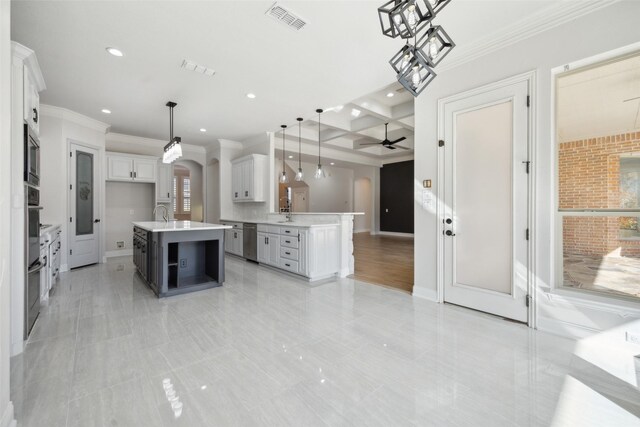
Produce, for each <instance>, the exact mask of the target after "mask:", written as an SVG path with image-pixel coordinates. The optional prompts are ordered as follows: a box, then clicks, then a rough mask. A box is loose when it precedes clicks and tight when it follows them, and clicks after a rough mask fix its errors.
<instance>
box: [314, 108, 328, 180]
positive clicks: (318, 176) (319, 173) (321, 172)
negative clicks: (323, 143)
mask: <svg viewBox="0 0 640 427" xmlns="http://www.w3.org/2000/svg"><path fill="white" fill-rule="evenodd" d="M316 113H318V169H316V173H315V174H314V175H313V177H314V178H315V179H321V178H325V177H326V175H325V173H324V169H322V162H321V161H320V114H322V109H321V108H318V109H317V110H316Z"/></svg>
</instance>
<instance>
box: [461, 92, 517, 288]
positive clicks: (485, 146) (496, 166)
mask: <svg viewBox="0 0 640 427" xmlns="http://www.w3.org/2000/svg"><path fill="white" fill-rule="evenodd" d="M455 120H456V121H455V144H456V146H455V156H456V159H455V162H456V169H455V176H454V180H455V182H454V203H455V206H454V211H455V212H456V217H455V218H454V229H455V233H456V241H455V274H456V278H455V280H454V283H456V284H460V285H466V286H473V287H476V288H482V289H486V290H490V291H496V292H501V293H505V294H511V293H512V260H513V255H512V228H513V221H512V217H513V215H512V173H511V171H512V139H513V136H512V135H513V105H512V102H511V101H508V102H504V103H501V104H497V105H492V106H489V107H484V108H480V109H478V110H474V111H469V112H466V113H462V114H459V115H457V116H456V119H455Z"/></svg>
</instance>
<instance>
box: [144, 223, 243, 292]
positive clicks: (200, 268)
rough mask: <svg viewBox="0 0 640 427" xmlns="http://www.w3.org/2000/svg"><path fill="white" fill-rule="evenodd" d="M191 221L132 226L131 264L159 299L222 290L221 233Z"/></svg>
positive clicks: (221, 229) (215, 226)
mask: <svg viewBox="0 0 640 427" xmlns="http://www.w3.org/2000/svg"><path fill="white" fill-rule="evenodd" d="M227 228H230V227H229V226H226V225H221V224H207V223H204V222H193V221H169V222H164V221H148V222H134V223H133V236H134V237H133V262H134V264H135V265H136V268H137V269H138V272H139V273H140V276H141V277H142V279H143V280H144V281H145V282H146V283H147V284H148V285H149V287H150V288H151V289H152V290H153V291H154V292H155V294H156V295H157V296H158V297H159V298H162V297H167V296H172V295H179V294H184V293H187V292H195V291H200V290H203V289H209V288H214V287H217V286H221V285H222V283H223V282H224V230H225V229H227Z"/></svg>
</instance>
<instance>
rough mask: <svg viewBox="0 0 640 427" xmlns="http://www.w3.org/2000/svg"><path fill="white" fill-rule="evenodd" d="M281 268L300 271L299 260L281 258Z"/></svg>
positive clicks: (294, 271)
mask: <svg viewBox="0 0 640 427" xmlns="http://www.w3.org/2000/svg"><path fill="white" fill-rule="evenodd" d="M280 268H281V269H283V270H287V271H290V272H292V273H297V272H298V261H291V260H290V259H281V260H280Z"/></svg>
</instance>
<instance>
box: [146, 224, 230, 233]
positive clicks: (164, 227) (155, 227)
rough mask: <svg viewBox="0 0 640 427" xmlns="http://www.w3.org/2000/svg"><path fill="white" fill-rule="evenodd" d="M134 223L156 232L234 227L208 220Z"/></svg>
mask: <svg viewBox="0 0 640 427" xmlns="http://www.w3.org/2000/svg"><path fill="white" fill-rule="evenodd" d="M133 225H135V226H136V227H140V228H142V229H143V230H147V231H151V232H154V233H158V232H166V231H204V230H223V229H227V228H232V227H231V226H230V225H223V224H209V223H206V222H196V221H169V222H164V221H143V222H134V223H133Z"/></svg>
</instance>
